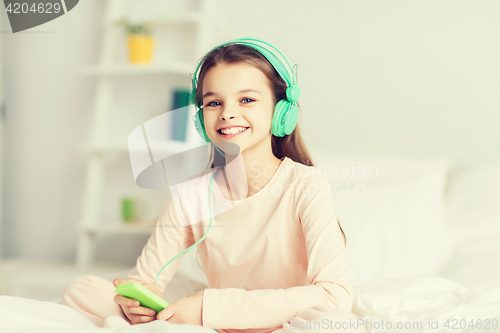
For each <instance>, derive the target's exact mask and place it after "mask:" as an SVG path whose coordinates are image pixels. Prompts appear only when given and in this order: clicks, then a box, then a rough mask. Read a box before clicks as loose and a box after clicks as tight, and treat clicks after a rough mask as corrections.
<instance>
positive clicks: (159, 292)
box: [143, 283, 164, 298]
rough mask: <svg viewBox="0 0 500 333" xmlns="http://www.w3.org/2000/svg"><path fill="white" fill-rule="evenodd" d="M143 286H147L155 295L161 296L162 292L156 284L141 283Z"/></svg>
mask: <svg viewBox="0 0 500 333" xmlns="http://www.w3.org/2000/svg"><path fill="white" fill-rule="evenodd" d="M143 284H144V287H146V288H148V289H149V290H151V291H152V292H154V293H155V294H156V295H158V296H160V297H161V298H164V297H163V294H162V293H161V291H160V289H159V288H158V287H157V286H156V284H153V283H143Z"/></svg>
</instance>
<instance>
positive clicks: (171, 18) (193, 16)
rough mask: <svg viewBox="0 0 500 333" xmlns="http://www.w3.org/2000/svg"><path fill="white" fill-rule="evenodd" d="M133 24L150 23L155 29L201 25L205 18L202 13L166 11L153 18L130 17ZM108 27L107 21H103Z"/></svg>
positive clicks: (116, 19) (112, 22)
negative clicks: (184, 24) (174, 25)
mask: <svg viewBox="0 0 500 333" xmlns="http://www.w3.org/2000/svg"><path fill="white" fill-rule="evenodd" d="M121 18H122V16H117V17H115V18H114V19H112V20H111V21H110V22H109V23H108V25H110V26H114V25H115V24H116V22H117V21H119V20H120V19H121ZM128 18H129V19H130V21H131V22H149V23H151V24H152V26H153V28H154V26H155V25H166V24H177V23H195V24H198V23H201V22H202V19H203V16H202V13H200V12H198V11H187V10H180V11H179V10H166V11H163V12H160V13H157V14H155V15H152V16H149V15H148V16H147V17H145V16H144V15H141V16H137V15H128ZM103 24H104V25H106V21H103Z"/></svg>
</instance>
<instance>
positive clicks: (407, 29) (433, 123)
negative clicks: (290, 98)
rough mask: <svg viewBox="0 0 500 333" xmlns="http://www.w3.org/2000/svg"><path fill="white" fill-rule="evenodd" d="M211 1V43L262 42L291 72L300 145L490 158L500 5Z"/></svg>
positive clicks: (497, 136)
mask: <svg viewBox="0 0 500 333" xmlns="http://www.w3.org/2000/svg"><path fill="white" fill-rule="evenodd" d="M219 4H220V7H219V8H218V10H217V16H216V17H215V18H214V19H220V20H221V23H222V24H223V25H224V26H225V28H224V29H222V32H221V33H220V34H219V37H218V40H217V42H219V41H224V40H226V39H230V38H236V37H241V36H251V37H256V38H261V39H265V40H266V41H269V42H271V43H272V44H273V45H275V46H277V47H278V48H279V49H280V50H281V51H283V52H284V53H285V55H286V56H287V57H288V59H289V61H290V62H293V63H298V64H299V71H298V73H299V83H300V85H301V89H302V97H301V108H302V111H303V120H302V124H303V127H304V136H305V138H306V141H307V143H308V145H309V146H311V147H325V148H326V147H331V148H334V149H335V150H341V151H346V152H351V151H360V152H364V151H370V152H381V153H387V154H417V155H427V156H439V155H445V156H450V157H453V158H458V159H475V158H491V157H499V156H500V131H499V124H500V112H498V111H499V108H500V61H499V59H500V25H499V24H498V22H500V2H498V1H473V0H467V1H455V0H439V1H436V0H421V1H398V0H390V1H376V0H349V1H340V0H339V1H329V0H321V1H320V0H312V1H293V2H290V1H281V0H280V1H265V0H256V1H252V3H251V5H249V4H248V3H247V2H245V1H231V0H219Z"/></svg>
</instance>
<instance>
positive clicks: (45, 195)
mask: <svg viewBox="0 0 500 333" xmlns="http://www.w3.org/2000/svg"><path fill="white" fill-rule="evenodd" d="M101 13H102V1H101V0H86V1H81V2H80V3H79V4H78V6H77V7H75V9H74V10H73V11H71V12H69V14H67V15H65V16H64V17H61V18H59V19H57V20H55V21H52V22H49V23H47V24H45V25H43V26H41V27H38V28H35V29H33V30H36V31H46V32H47V33H29V32H26V33H18V34H15V35H9V34H4V35H3V37H4V42H5V48H4V52H5V57H4V61H5V73H4V74H5V78H4V82H5V83H6V84H5V93H6V99H7V103H8V114H7V119H6V120H7V121H6V123H5V133H4V135H5V147H4V150H5V151H4V154H5V155H4V156H5V158H4V175H5V182H4V186H5V189H4V191H5V195H4V210H5V212H4V225H3V232H4V234H3V239H2V243H3V253H4V255H5V256H27V257H35V258H56V259H61V260H71V259H72V258H73V255H74V247H75V241H76V231H75V226H76V224H77V223H78V222H79V219H80V213H81V204H82V202H81V199H82V191H83V183H84V177H85V162H86V159H85V155H84V154H83V153H82V152H81V150H80V149H79V144H80V143H81V142H82V141H85V140H86V139H87V138H88V135H89V131H90V128H89V126H90V116H91V114H90V113H91V110H92V101H93V100H92V98H93V93H94V86H95V80H94V79H89V78H85V77H82V76H81V75H80V72H79V71H80V68H81V66H82V65H83V64H86V63H93V62H95V61H96V60H97V55H98V46H99V39H100V35H99V30H98V29H99V26H98V22H99V18H100V15H101ZM207 20H212V21H213V22H214V23H216V24H217V26H216V27H215V29H214V31H213V32H214V35H213V38H212V40H211V41H210V45H215V44H217V43H221V42H224V41H227V40H229V39H232V38H236V37H254V38H260V39H263V40H266V41H268V42H271V43H272V44H274V45H276V46H277V47H278V48H279V49H280V50H282V51H283V52H284V53H285V55H286V56H287V57H288V59H289V60H290V61H291V62H292V63H298V64H299V71H298V73H299V83H300V86H301V89H302V98H301V107H302V111H303V115H302V128H303V133H304V137H305V140H306V143H307V144H308V146H309V147H310V148H331V149H333V150H336V151H344V152H372V153H373V152H377V153H384V154H396V155H418V156H448V157H451V158H456V159H458V160H468V161H470V160H475V159H488V158H492V157H499V156H500V131H499V130H498V129H499V128H498V127H499V124H500V113H499V112H498V111H499V107H500V61H498V59H500V24H498V22H500V2H498V1H475V0H467V1H452V0H449V1H447V0H439V1H436V0H422V1H399V0H390V1H375V0H349V1H342V0H336V1H326V0H325V1H319V0H312V1H284V0H280V1H277V0H275V1H264V0H254V1H251V2H249V1H241V0H240V1H235V0H214V7H213V13H212V15H210V16H209V17H207ZM166 49H168V48H166ZM199 56H201V55H198V56H195V57H194V58H195V59H197V58H198V57H199ZM194 65H195V64H194V63H193V67H194ZM121 84H123V85H125V84H129V87H128V88H124V89H122V90H118V92H117V95H116V97H117V99H118V100H119V101H120V102H119V108H118V110H120V111H123V113H121V114H122V115H124V114H126V112H128V111H130V107H132V106H130V104H131V103H132V104H134V105H135V107H139V106H140V105H141V103H142V102H144V100H146V101H149V102H148V103H150V104H148V106H149V107H150V108H151V109H154V111H156V112H158V111H160V110H161V109H162V108H165V107H168V105H169V104H168V98H167V97H165V96H163V95H162V94H164V95H168V94H167V93H166V92H167V89H168V88H169V87H170V83H169V82H167V79H165V78H158V77H156V78H151V79H147V78H142V79H140V80H138V81H135V82H133V81H130V80H129V81H128V83H126V82H123V83H121ZM140 89H142V90H140ZM131 93H133V94H132V95H131ZM131 96H132V97H131ZM155 96H156V97H157V98H158V99H155ZM127 107H128V108H129V109H128V110H127ZM118 119H121V120H120V121H123V124H126V125H127V126H129V127H130V126H134V127H135V126H137V125H138V124H140V123H142V121H145V120H147V119H149V118H148V115H145V114H139V116H138V117H137V118H134V119H132V118H126V117H125V116H123V118H118ZM132 128H133V127H132ZM127 131H128V128H127V129H126V130H125V131H124V133H128V132H127ZM128 163H129V162H128V161H127V160H126V159H124V160H118V161H117V162H116V164H115V167H116V168H117V169H119V170H114V171H115V173H117V174H118V173H121V174H122V175H123V176H124V177H127V175H129V173H131V171H130V167H129V164H128ZM127 181H129V182H130V178H128V180H127ZM114 184H116V185H115V187H116V188H118V187H119V186H121V185H122V183H120V181H119V180H117V179H116V180H115V182H114ZM141 193H145V192H141ZM149 193H151V192H149ZM153 195H157V196H163V193H159V192H155V193H153ZM109 197H110V198H109V199H105V200H108V201H106V202H105V206H106V207H108V210H110V211H111V210H113V211H116V205H117V203H116V202H114V201H111V200H112V199H111V196H109ZM105 198H106V197H105ZM143 241H144V239H142V240H139V241H136V243H134V241H133V240H132V239H128V240H127V246H126V247H120V248H119V247H114V251H116V252H119V251H122V250H124V249H126V251H129V253H130V256H132V257H133V253H136V252H137V250H138V249H140V244H141V242H143Z"/></svg>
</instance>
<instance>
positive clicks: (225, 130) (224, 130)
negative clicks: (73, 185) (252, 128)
mask: <svg viewBox="0 0 500 333" xmlns="http://www.w3.org/2000/svg"><path fill="white" fill-rule="evenodd" d="M244 130H246V127H231V128H222V129H221V130H220V131H221V132H222V134H238V133H241V132H243V131H244Z"/></svg>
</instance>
